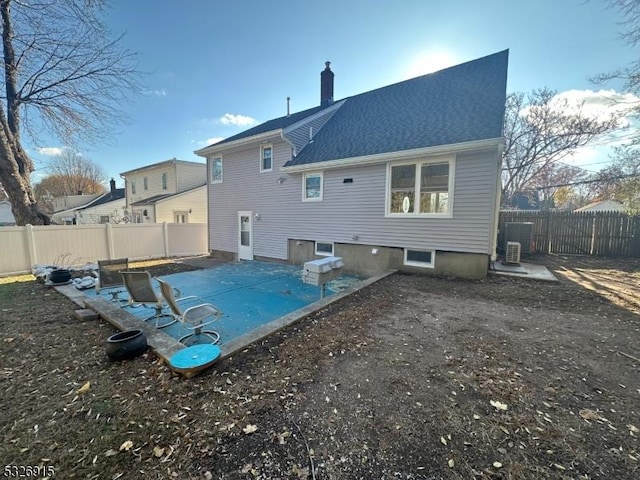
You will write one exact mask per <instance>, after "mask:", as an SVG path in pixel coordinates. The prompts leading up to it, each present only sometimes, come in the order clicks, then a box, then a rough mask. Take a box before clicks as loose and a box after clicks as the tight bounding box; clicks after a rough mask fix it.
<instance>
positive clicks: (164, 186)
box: [162, 173, 167, 190]
mask: <svg viewBox="0 0 640 480" xmlns="http://www.w3.org/2000/svg"><path fill="white" fill-rule="evenodd" d="M162 189H163V190H166V189H167V174H166V173H163V174H162Z"/></svg>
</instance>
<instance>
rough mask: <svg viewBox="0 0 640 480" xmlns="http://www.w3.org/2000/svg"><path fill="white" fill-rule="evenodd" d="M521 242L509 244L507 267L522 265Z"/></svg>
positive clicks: (505, 259)
mask: <svg viewBox="0 0 640 480" xmlns="http://www.w3.org/2000/svg"><path fill="white" fill-rule="evenodd" d="M521 249H522V246H521V245H520V242H507V251H506V254H505V256H504V264H505V265H520V251H521Z"/></svg>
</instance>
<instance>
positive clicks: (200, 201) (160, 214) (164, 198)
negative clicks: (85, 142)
mask: <svg viewBox="0 0 640 480" xmlns="http://www.w3.org/2000/svg"><path fill="white" fill-rule="evenodd" d="M120 176H121V177H122V178H124V179H125V190H126V206H127V211H128V215H129V219H130V221H131V222H133V223H162V222H168V223H206V222H207V186H206V183H207V166H206V165H205V164H204V163H198V162H188V161H185V160H176V159H175V158H174V159H172V160H166V161H164V162H160V163H154V164H152V165H147V166H145V167H140V168H136V169H134V170H129V171H128V172H123V173H121V174H120Z"/></svg>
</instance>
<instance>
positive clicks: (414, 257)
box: [404, 248, 435, 268]
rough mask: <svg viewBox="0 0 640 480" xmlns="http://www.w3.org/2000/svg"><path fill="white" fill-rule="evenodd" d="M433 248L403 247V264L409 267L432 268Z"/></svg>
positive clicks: (433, 264)
mask: <svg viewBox="0 0 640 480" xmlns="http://www.w3.org/2000/svg"><path fill="white" fill-rule="evenodd" d="M434 260H435V252H434V251H433V250H410V249H408V248H405V249H404V264H405V265H409V266H411V267H421V268H433V267H434V266H435V262H434Z"/></svg>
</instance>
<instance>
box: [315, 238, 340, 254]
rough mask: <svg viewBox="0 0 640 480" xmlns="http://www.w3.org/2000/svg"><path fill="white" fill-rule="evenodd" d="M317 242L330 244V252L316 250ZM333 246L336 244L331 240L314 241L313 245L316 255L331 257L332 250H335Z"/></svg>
mask: <svg viewBox="0 0 640 480" xmlns="http://www.w3.org/2000/svg"><path fill="white" fill-rule="evenodd" d="M319 243H324V244H326V245H331V253H327V252H319V251H318V244H319ZM335 248H336V246H335V245H334V243H333V242H323V241H316V242H315V246H314V251H315V254H316V255H321V256H323V257H333V252H335Z"/></svg>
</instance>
